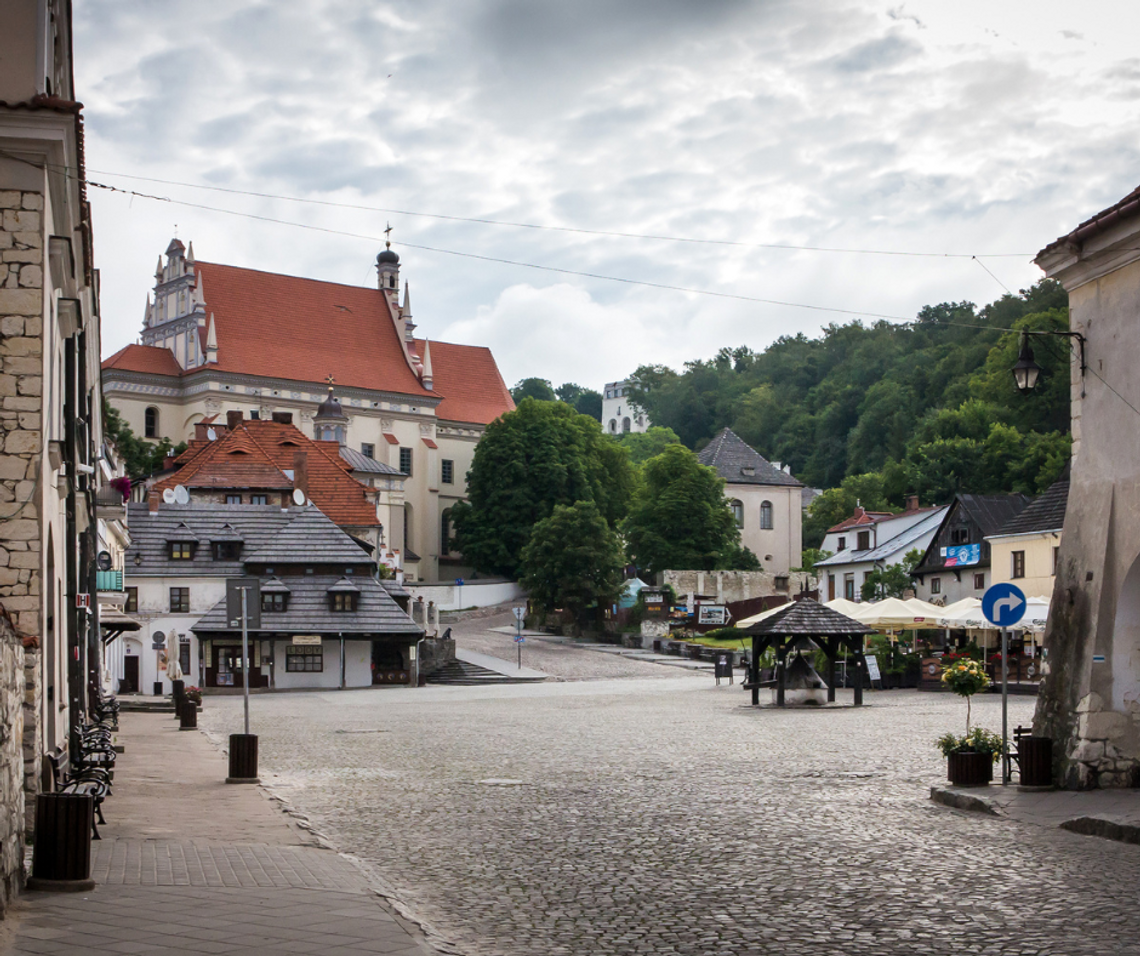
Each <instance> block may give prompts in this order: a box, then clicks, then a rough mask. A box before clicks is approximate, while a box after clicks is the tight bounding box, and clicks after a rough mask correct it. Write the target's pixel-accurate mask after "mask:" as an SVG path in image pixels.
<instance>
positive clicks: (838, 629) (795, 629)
mask: <svg viewBox="0 0 1140 956" xmlns="http://www.w3.org/2000/svg"><path fill="white" fill-rule="evenodd" d="M743 632H744V633H745V634H750V635H753V636H759V637H800V636H803V637H850V636H858V635H862V634H874V633H875V629H874V628H873V627H868V626H867V625H866V624H861V623H860V622H859V621H856V620H855V619H854V618H852V617H848V616H847V615H846V614H840V613H839V612H838V611H833V610H832V609H831V608H829V607H824V606H823V605H822V604H820V603H819V602H818V601H813V600H812V599H811V598H804V599H803V600H802V601H793V602H792V603H791V604H788V605H786V606H785V607H784V608H781V609H780V611H778V612H777V613H775V614H773V615H772V616H771V617H767V618H765V619H764V620H762V621H757V622H756V623H755V624H753V625H752V626H751V627H746V628H743Z"/></svg>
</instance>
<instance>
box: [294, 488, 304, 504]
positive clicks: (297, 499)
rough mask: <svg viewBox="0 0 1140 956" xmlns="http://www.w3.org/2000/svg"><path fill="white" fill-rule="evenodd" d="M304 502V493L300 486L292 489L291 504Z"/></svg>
mask: <svg viewBox="0 0 1140 956" xmlns="http://www.w3.org/2000/svg"><path fill="white" fill-rule="evenodd" d="M304 503H305V493H304V492H303V491H302V490H301V489H300V488H294V489H293V504H295V505H303V504H304Z"/></svg>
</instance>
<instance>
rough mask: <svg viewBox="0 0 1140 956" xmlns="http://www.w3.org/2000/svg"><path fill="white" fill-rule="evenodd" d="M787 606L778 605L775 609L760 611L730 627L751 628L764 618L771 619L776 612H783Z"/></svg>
mask: <svg viewBox="0 0 1140 956" xmlns="http://www.w3.org/2000/svg"><path fill="white" fill-rule="evenodd" d="M787 606H788V605H787V604H780V605H777V606H776V607H770V608H768V610H767V611H761V612H760V613H759V614H753V615H752V616H751V617H746V618H744V620H742V621H737V622H736V623H735V624H733V625H732V626H733V627H751V626H752V625H753V624H756V623H758V622H760V621H762V620H764V618H766V617H771V616H772V615H773V614H775V613H776V612H777V611H782V610H784V608H786V607H787Z"/></svg>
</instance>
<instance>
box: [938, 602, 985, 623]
mask: <svg viewBox="0 0 1140 956" xmlns="http://www.w3.org/2000/svg"><path fill="white" fill-rule="evenodd" d="M981 616H982V602H981V600H979V599H978V598H975V597H966V598H962V599H961V600H960V601H955V602H954V603H953V604H947V605H946V607H944V608H939V614H938V626H939V627H965V626H966V625H964V624H960V623H959V620H960V619H964V618H978V617H981Z"/></svg>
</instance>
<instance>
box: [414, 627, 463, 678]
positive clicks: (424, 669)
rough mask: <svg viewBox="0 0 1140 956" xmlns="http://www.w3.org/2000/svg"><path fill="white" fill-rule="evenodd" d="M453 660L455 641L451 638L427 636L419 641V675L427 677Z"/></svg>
mask: <svg viewBox="0 0 1140 956" xmlns="http://www.w3.org/2000/svg"><path fill="white" fill-rule="evenodd" d="M453 660H455V641H454V640H452V639H451V638H448V639H447V640H444V639H443V638H441V637H437V638H430V637H429V638H427V639H426V640H423V641H420V676H421V677H427V676H428V675H429V674H434V673H435V672H436V671H437V670H439V669H440V668H441V667H443V665H444V664H447V663H448V662H449V661H453Z"/></svg>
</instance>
